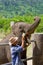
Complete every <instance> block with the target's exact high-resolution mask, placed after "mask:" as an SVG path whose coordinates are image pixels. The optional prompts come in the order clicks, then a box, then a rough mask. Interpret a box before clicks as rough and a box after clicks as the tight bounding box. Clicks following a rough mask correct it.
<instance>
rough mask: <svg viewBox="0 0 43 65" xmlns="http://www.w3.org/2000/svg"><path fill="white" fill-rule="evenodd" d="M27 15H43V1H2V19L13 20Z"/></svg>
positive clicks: (0, 9) (0, 11)
mask: <svg viewBox="0 0 43 65" xmlns="http://www.w3.org/2000/svg"><path fill="white" fill-rule="evenodd" d="M26 14H27V15H39V14H43V0H0V16H1V17H5V18H12V17H15V16H16V15H19V16H22V15H26Z"/></svg>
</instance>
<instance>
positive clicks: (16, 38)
mask: <svg viewBox="0 0 43 65" xmlns="http://www.w3.org/2000/svg"><path fill="white" fill-rule="evenodd" d="M9 41H10V43H9V44H10V45H16V44H17V41H18V37H11V38H10V39H9Z"/></svg>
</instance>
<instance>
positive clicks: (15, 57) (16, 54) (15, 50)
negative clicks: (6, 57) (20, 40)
mask: <svg viewBox="0 0 43 65" xmlns="http://www.w3.org/2000/svg"><path fill="white" fill-rule="evenodd" d="M22 51H23V48H22V46H19V45H16V46H11V57H12V62H13V65H19V62H21V58H20V52H22Z"/></svg>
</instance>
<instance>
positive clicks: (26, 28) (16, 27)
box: [0, 16, 41, 65]
mask: <svg viewBox="0 0 43 65" xmlns="http://www.w3.org/2000/svg"><path fill="white" fill-rule="evenodd" d="M40 21H41V19H40V18H39V17H37V16H36V17H35V18H34V23H33V24H27V23H25V22H21V21H20V22H16V23H13V24H12V25H11V33H10V34H8V35H7V36H6V37H5V38H4V39H3V40H2V41H1V42H0V44H1V43H9V38H10V37H12V36H18V44H19V45H21V43H22V41H21V38H22V33H25V34H26V36H25V47H26V46H27V44H28V45H30V43H29V41H28V39H30V37H31V34H32V33H34V31H35V29H36V28H37V27H38V25H39V23H40ZM4 48H5V50H6V49H7V51H8V50H9V48H7V47H4ZM8 53H9V52H8ZM8 53H7V52H6V54H7V55H6V56H7V59H8V58H10V56H9V55H10V53H9V55H8ZM21 59H26V49H25V50H24V51H23V52H21ZM7 62H8V61H7ZM2 63H3V62H2ZM24 64H25V65H27V63H26V61H24Z"/></svg>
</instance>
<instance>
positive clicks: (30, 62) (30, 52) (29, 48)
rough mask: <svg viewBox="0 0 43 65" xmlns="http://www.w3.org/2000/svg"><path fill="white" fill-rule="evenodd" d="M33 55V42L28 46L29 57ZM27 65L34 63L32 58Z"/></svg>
mask: <svg viewBox="0 0 43 65" xmlns="http://www.w3.org/2000/svg"><path fill="white" fill-rule="evenodd" d="M30 57H32V44H30V46H29V47H28V48H27V58H30ZM27 65H32V60H29V61H27Z"/></svg>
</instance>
